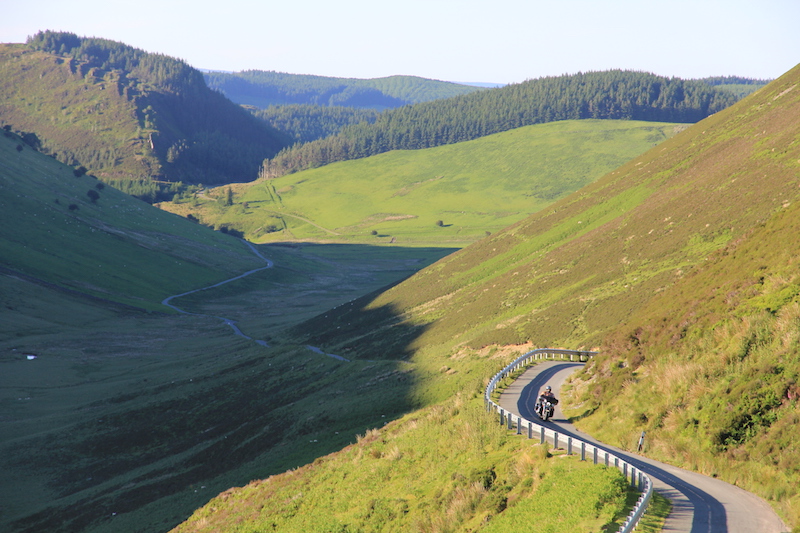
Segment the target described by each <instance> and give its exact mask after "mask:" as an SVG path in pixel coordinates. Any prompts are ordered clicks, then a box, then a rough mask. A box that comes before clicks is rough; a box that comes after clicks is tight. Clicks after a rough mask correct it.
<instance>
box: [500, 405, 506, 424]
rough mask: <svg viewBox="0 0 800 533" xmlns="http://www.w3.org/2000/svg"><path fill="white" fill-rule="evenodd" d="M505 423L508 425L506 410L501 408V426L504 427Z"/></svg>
mask: <svg viewBox="0 0 800 533" xmlns="http://www.w3.org/2000/svg"><path fill="white" fill-rule="evenodd" d="M505 423H506V411H505V409H503V408H500V425H501V426H502V425H503V424H505Z"/></svg>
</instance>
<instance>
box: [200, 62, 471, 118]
mask: <svg viewBox="0 0 800 533" xmlns="http://www.w3.org/2000/svg"><path fill="white" fill-rule="evenodd" d="M204 76H205V79H206V83H207V84H208V86H209V87H211V88H212V89H217V90H219V91H222V93H223V94H225V96H227V97H228V98H230V99H231V100H233V101H234V102H236V103H237V104H241V105H251V106H255V107H261V108H265V107H269V106H274V105H290V104H313V105H320V106H346V107H355V108H370V109H387V108H393V107H400V106H403V105H408V104H417V103H420V102H428V101H431V100H438V99H441V98H450V97H452V96H458V95H460V94H469V93H473V92H477V91H481V90H483V89H481V88H479V87H472V86H468V85H460V84H457V83H449V82H444V81H438V80H429V79H425V78H420V77H417V76H389V77H386V78H373V79H355V78H332V77H327V76H313V75H308V74H288V73H285V72H273V71H263V70H245V71H243V72H206V73H205V74H204Z"/></svg>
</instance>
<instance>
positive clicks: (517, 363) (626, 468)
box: [484, 348, 653, 533]
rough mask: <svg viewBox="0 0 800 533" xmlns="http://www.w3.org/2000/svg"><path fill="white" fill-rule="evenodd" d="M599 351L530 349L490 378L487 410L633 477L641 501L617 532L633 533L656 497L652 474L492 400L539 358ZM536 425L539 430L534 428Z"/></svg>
mask: <svg viewBox="0 0 800 533" xmlns="http://www.w3.org/2000/svg"><path fill="white" fill-rule="evenodd" d="M596 353H597V352H585V351H577V350H556V349H549V348H542V349H538V350H533V351H530V352H528V353H526V354H524V355H522V356H520V357H518V358H517V359H515V360H514V361H512V362H511V363H509V364H508V365H507V366H506V367H505V368H504V369H503V370H501V371H500V372H498V373H497V374H495V376H494V377H493V378H492V379H491V381H489V384H488V385H487V386H486V393H485V395H484V402H485V403H486V410H487V411H492V410H493V411H495V412H497V413H499V414H500V423H501V424H503V425H507V427H508V429H514V427H516V428H517V434H522V430H523V428H525V429H526V430H527V433H528V438H529V439H533V438H535V437H536V436H538V437H539V440H540V442H541V444H544V443H545V442H548V441H549V442H552V444H553V447H554V448H559V447H560V445H561V444H562V443H563V444H565V445H566V450H567V454H568V455H572V453H573V451H574V450H575V449H576V448H579V449H580V454H581V461H585V460H586V456H587V454H588V455H589V456H590V457H591V458H592V460H593V462H594V464H601V463H602V464H605V466H612V465H613V466H614V467H615V468H618V469H619V470H621V471H622V473H623V475H624V476H625V479H628V480H630V483H631V485H632V486H638V489H639V491H640V492H641V493H642V495H641V496H640V497H639V500H638V501H637V502H636V505H634V507H633V510H632V511H631V513H630V514H629V515H628V518H627V519H626V520H625V523H623V524H622V526H621V527H620V528H619V532H618V533H630V532H632V531H634V530H635V529H636V526H638V525H639V520H640V519H641V518H642V515H643V514H644V512H645V511H646V510H647V506H648V504H649V503H650V499H651V498H652V496H653V482H652V480H651V479H650V477H649V476H648V475H647V474H645V473H644V472H642V471H640V470H637V469H636V467H634V466H633V465H631V464H630V463H628V462H627V461H625V460H624V459H622V458H621V457H619V456H616V455H614V454H612V453H610V452H608V451H607V450H604V449H602V448H599V447H597V446H595V445H594V444H591V443H589V442H586V441H583V440H581V439H578V438H576V437H572V436H566V437H565V436H564V435H559V433H558V432H557V431H553V430H552V429H549V428H546V427H545V426H543V425H541V424H539V423H537V422H533V421H531V420H527V419H525V418H522V417H521V416H519V415H515V414H514V413H511V412H506V411H505V410H504V409H503V408H502V407H500V406H499V405H498V404H496V403H495V402H494V401H493V400H492V393H493V392H494V390H495V389H496V388H497V385H498V384H499V383H500V380H502V379H503V378H505V377H506V376H508V375H509V374H512V373H514V372H516V371H517V370H521V369H523V368H524V367H526V366H528V365H529V364H531V363H532V362H534V361H535V360H537V359H556V358H560V359H562V360H567V359H569V360H570V361H575V360H576V359H577V360H578V361H584V360H585V359H588V358H589V357H592V356H594V355H595V354H596ZM515 416H516V423H515V422H514V420H513V419H514V417H515ZM534 426H536V427H537V428H538V429H534Z"/></svg>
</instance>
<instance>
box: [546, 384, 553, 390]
mask: <svg viewBox="0 0 800 533" xmlns="http://www.w3.org/2000/svg"><path fill="white" fill-rule="evenodd" d="M544 390H546V391H547V392H550V391H552V390H553V389H551V388H550V385H548V386H547V387H545V388H544Z"/></svg>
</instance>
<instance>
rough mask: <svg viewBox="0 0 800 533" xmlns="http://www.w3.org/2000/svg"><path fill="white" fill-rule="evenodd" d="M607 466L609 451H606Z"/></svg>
mask: <svg viewBox="0 0 800 533" xmlns="http://www.w3.org/2000/svg"><path fill="white" fill-rule="evenodd" d="M606 466H608V451H606Z"/></svg>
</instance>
